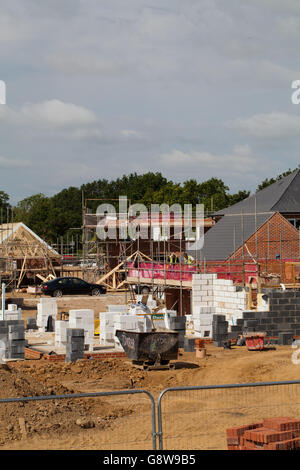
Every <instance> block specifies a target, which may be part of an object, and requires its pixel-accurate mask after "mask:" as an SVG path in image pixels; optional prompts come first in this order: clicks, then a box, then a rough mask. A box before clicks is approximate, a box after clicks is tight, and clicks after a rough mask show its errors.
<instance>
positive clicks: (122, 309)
mask: <svg viewBox="0 0 300 470" xmlns="http://www.w3.org/2000/svg"><path fill="white" fill-rule="evenodd" d="M127 310H128V307H127V305H107V311H108V312H114V313H127Z"/></svg>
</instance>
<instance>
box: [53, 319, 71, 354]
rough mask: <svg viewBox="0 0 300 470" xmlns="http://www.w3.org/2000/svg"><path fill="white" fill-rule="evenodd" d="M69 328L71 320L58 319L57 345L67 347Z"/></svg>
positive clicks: (56, 326)
mask: <svg viewBox="0 0 300 470" xmlns="http://www.w3.org/2000/svg"><path fill="white" fill-rule="evenodd" d="M67 328H69V322H68V321H64V320H57V321H56V322H55V346H57V347H59V348H60V347H65V346H66V344H67Z"/></svg>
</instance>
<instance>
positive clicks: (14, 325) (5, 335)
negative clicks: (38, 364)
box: [0, 320, 28, 359]
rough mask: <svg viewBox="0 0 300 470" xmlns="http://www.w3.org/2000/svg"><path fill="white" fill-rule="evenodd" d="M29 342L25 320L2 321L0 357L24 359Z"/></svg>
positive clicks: (0, 322)
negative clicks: (25, 330)
mask: <svg viewBox="0 0 300 470" xmlns="http://www.w3.org/2000/svg"><path fill="white" fill-rule="evenodd" d="M27 344H28V343H27V341H26V340H25V338H24V321H23V320H1V321H0V359H12V358H14V359H24V348H25V347H26V346H27Z"/></svg>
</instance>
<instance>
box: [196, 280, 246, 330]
mask: <svg viewBox="0 0 300 470" xmlns="http://www.w3.org/2000/svg"><path fill="white" fill-rule="evenodd" d="M246 297H247V294H246V292H244V291H240V290H238V289H237V288H236V287H235V286H234V285H233V282H232V281H231V280H229V279H218V278H217V274H215V273H211V274H194V275H193V280H192V312H193V320H194V323H196V326H195V331H197V332H200V333H201V334H202V335H203V336H204V333H203V332H206V333H205V335H206V336H207V335H208V334H209V336H210V337H211V336H212V315H214V314H220V315H226V319H227V321H228V322H229V323H230V324H232V325H235V324H236V322H237V320H238V319H240V318H242V316H243V311H244V310H245V308H246ZM202 314H204V315H205V316H204V317H202ZM206 315H210V316H211V319H210V320H209V319H208V317H207V316H206ZM207 332H209V333H207Z"/></svg>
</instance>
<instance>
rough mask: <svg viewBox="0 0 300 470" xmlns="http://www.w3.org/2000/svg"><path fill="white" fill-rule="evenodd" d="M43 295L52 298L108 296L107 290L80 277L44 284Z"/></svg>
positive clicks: (62, 278) (64, 278)
mask: <svg viewBox="0 0 300 470" xmlns="http://www.w3.org/2000/svg"><path fill="white" fill-rule="evenodd" d="M41 288H42V294H45V295H51V296H52V297H62V296H63V295H84V294H89V295H93V296H99V295H101V294H106V288H105V287H104V286H101V285H99V284H90V283H89V282H86V281H84V280H83V279H79V278H78V277H57V278H56V279H53V280H52V281H48V282H43V284H42V286H41Z"/></svg>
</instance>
